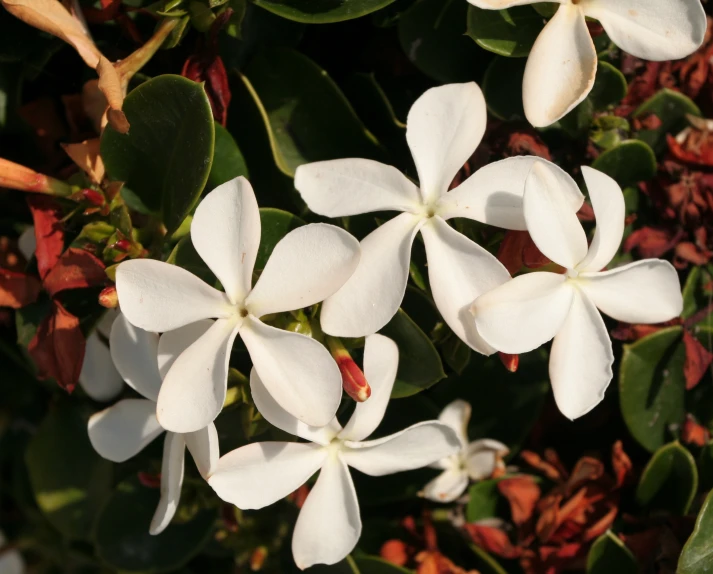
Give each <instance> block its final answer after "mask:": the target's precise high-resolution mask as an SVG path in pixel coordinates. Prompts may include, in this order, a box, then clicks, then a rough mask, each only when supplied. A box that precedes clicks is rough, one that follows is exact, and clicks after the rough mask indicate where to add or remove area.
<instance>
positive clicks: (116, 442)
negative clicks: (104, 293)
mask: <svg viewBox="0 0 713 574" xmlns="http://www.w3.org/2000/svg"><path fill="white" fill-rule="evenodd" d="M210 326H211V322H210V321H199V322H196V323H193V324H191V325H187V326H185V327H182V328H181V329H178V330H175V331H171V332H170V333H166V334H165V335H164V336H163V337H162V340H161V342H159V337H158V335H156V334H154V333H149V332H147V331H144V330H142V329H138V328H136V327H134V326H133V325H131V324H130V323H129V322H128V321H127V319H126V318H125V317H124V316H121V315H120V316H119V317H118V318H117V319H116V321H115V322H114V326H113V327H112V329H111V336H110V348H111V355H112V358H113V359H114V362H115V363H116V368H117V369H118V370H119V372H120V373H121V375H122V376H123V377H124V380H125V381H126V383H127V384H128V385H129V386H131V387H132V388H133V389H134V390H135V391H136V392H137V393H139V394H140V395H142V396H144V397H146V398H144V399H124V400H121V401H119V402H118V403H116V404H115V405H113V406H111V407H109V408H108V409H105V410H103V411H100V412H98V413H95V414H94V415H92V416H91V418H90V419H89V425H88V431H89V440H90V441H91V443H92V446H93V447H94V450H96V451H97V452H98V453H99V454H100V455H101V456H103V457H104V458H106V459H109V460H111V461H113V462H124V461H125V460H127V459H129V458H131V457H132V456H135V455H136V454H137V453H138V452H140V451H141V450H142V449H143V448H144V447H146V446H147V445H148V444H149V443H150V442H151V441H153V440H154V439H155V438H156V437H157V436H159V435H160V434H161V433H162V432H164V429H163V428H162V427H161V425H160V424H159V422H158V420H157V419H156V400H157V398H158V394H159V389H160V388H161V378H162V375H165V373H166V372H167V371H168V370H169V369H170V367H171V365H172V364H173V363H174V362H175V360H176V358H177V357H178V354H179V353H180V351H181V349H182V348H186V347H187V346H188V345H189V344H190V343H191V342H192V341H195V340H196V338H198V337H200V336H201V335H203V334H204V333H206V332H207V331H208V330H209V329H210ZM163 339H170V341H164V340H163ZM164 348H170V349H172V350H173V351H174V352H173V353H172V354H168V353H165V352H162V351H163V349H164ZM186 447H188V450H189V451H190V453H191V455H192V456H193V460H194V461H195V462H196V466H197V467H198V471H199V472H200V473H201V476H203V477H206V476H208V474H209V473H210V471H211V469H212V468H213V467H214V466H215V464H216V463H217V461H218V457H219V456H220V453H219V452H218V433H217V432H216V430H215V425H213V423H210V424H209V425H208V426H206V427H205V428H203V429H201V430H199V431H196V432H192V433H187V434H177V433H173V432H167V433H166V438H165V440H164V446H163V462H162V464H161V499H160V500H159V504H158V508H157V509H156V513H155V514H154V517H153V520H152V521H151V526H150V528H149V532H150V533H151V534H160V533H161V532H162V531H163V530H164V529H165V528H166V526H168V524H169V522H171V519H172V518H173V515H174V514H175V512H176V508H178V501H179V498H180V496H181V484H182V483H183V469H184V467H183V464H184V460H183V459H184V451H185V449H186Z"/></svg>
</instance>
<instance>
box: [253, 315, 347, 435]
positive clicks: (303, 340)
mask: <svg viewBox="0 0 713 574" xmlns="http://www.w3.org/2000/svg"><path fill="white" fill-rule="evenodd" d="M240 336H241V337H242V339H243V342H244V343H245V346H246V347H247V348H248V352H249V353H250V359H252V362H253V366H254V367H255V370H256V371H257V373H258V375H260V380H261V381H262V382H263V384H264V385H265V388H266V389H267V390H268V392H269V393H270V395H271V396H272V398H273V399H275V401H276V402H277V403H278V404H279V405H280V406H281V407H282V408H283V409H285V410H286V411H287V412H288V413H290V414H291V415H292V416H294V417H296V418H298V419H299V420H301V421H302V422H303V423H305V424H307V425H310V426H315V427H321V426H325V425H327V424H329V423H330V422H331V420H332V419H333V418H334V415H335V414H336V412H337V408H338V407H339V403H340V401H341V399H342V376H341V373H340V372H339V367H337V363H335V362H334V359H332V356H331V355H330V354H329V351H327V349H325V348H324V347H323V346H322V345H321V344H320V343H318V342H317V341H315V340H314V339H311V338H309V337H306V336H305V335H301V334H299V333H292V332H290V331H283V330H281V329H276V328H275V327H270V326H269V325H265V323H262V322H261V321H258V320H257V319H253V318H247V319H246V321H245V323H244V325H243V328H242V329H241V331H240Z"/></svg>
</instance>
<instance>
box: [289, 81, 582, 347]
mask: <svg viewBox="0 0 713 574" xmlns="http://www.w3.org/2000/svg"><path fill="white" fill-rule="evenodd" d="M486 121H487V112H486V108H485V101H484V99H483V94H482V92H481V91H480V88H479V87H478V86H477V85H476V84H474V83H469V84H451V85H447V86H442V87H439V88H433V89H431V90H428V91H427V92H426V93H425V94H423V95H422V96H421V97H420V98H419V99H418V100H417V101H416V103H415V104H414V105H413V107H412V108H411V111H410V112H409V115H408V128H407V131H406V139H407V141H408V145H409V147H410V148H411V152H412V154H413V157H414V160H415V163H416V168H417V170H418V175H419V179H420V186H421V187H420V189H419V188H418V187H416V186H415V185H414V184H413V183H412V182H411V181H410V180H409V179H407V178H406V177H405V176H404V175H403V174H401V173H400V172H399V171H397V170H396V169H395V168H393V167H390V166H386V165H383V164H381V163H378V162H375V161H371V160H366V159H340V160H334V161H325V162H318V163H312V164H307V165H303V166H300V167H299V168H298V169H297V173H296V175H295V187H296V188H297V190H298V191H299V192H300V193H301V194H302V198H303V199H304V200H305V202H306V203H307V205H308V206H309V208H310V209H311V210H312V211H314V212H315V213H319V214H320V215H326V216H328V217H341V216H347V215H355V214H359V213H368V212H374V211H385V210H395V211H403V212H404V213H402V214H401V215H398V216H397V217H395V218H394V219H392V220H391V221H388V222H387V223H385V224H384V225H382V226H381V227H379V228H378V229H376V230H375V231H374V232H372V233H371V234H369V235H368V236H367V237H365V238H364V239H363V240H362V242H361V249H362V257H361V260H360V262H359V266H358V267H357V270H356V271H355V272H354V275H352V276H351V278H350V279H349V281H347V283H346V284H345V285H344V287H342V288H341V289H340V290H339V291H338V292H337V293H336V294H335V295H332V296H331V297H329V298H328V299H327V300H326V301H325V302H324V305H323V307H322V329H323V330H324V331H325V332H326V333H329V334H331V335H335V336H343V337H363V336H365V335H370V334H371V333H375V332H376V331H378V330H379V329H381V328H382V327H383V326H384V325H386V324H387V323H388V322H389V320H390V319H391V318H392V317H393V316H394V314H396V312H397V311H398V308H399V305H401V301H402V300H403V297H404V293H405V291H406V283H407V281H408V276H409V262H410V259H411V245H412V243H413V241H414V238H415V236H416V234H417V233H418V232H419V231H421V235H422V236H423V240H424V243H425V246H426V256H427V258H428V277H429V281H430V286H431V291H432V293H433V298H434V300H435V303H436V306H437V307H438V310H439V311H440V312H441V315H442V316H443V318H444V320H445V321H446V323H448V326H449V327H450V328H451V329H452V330H453V331H454V332H455V333H456V335H458V337H460V338H461V339H462V340H463V341H464V342H465V343H466V344H468V345H469V346H470V347H471V348H473V349H475V350H476V351H478V352H480V353H483V354H490V353H493V352H494V350H493V349H492V347H490V346H489V345H488V344H486V343H485V341H483V339H482V338H481V337H480V335H479V334H478V333H477V331H476V329H475V325H474V324H473V321H472V320H471V319H470V317H469V314H468V308H469V306H470V305H471V303H472V302H473V301H474V300H475V298H476V297H477V296H478V295H480V294H482V293H485V292H486V291H489V290H490V289H492V288H493V287H496V286H498V285H501V284H502V283H504V282H505V281H507V280H508V279H509V278H510V275H509V274H508V272H507V271H506V269H505V267H503V265H501V264H500V262H499V261H498V260H497V259H496V258H495V257H493V256H492V255H491V254H490V253H488V251H486V250H485V249H483V248H482V247H481V246H479V245H478V244H476V243H474V242H473V241H471V240H470V239H468V238H467V237H465V236H464V235H463V234H461V233H458V232H457V231H455V230H454V229H453V228H452V227H450V226H449V225H448V224H447V223H446V220H447V219H451V218H453V217H467V218H469V219H474V220H476V221H481V222H484V223H488V224H491V225H497V226H499V227H504V228H507V229H521V230H522V229H525V220H524V218H523V216H522V192H523V189H524V184H525V177H526V176H527V173H528V172H529V170H530V167H531V166H532V163H533V162H534V161H544V160H538V158H533V157H516V158H510V159H506V160H503V161H500V162H496V163H493V164H490V165H488V166H486V167H484V168H483V169H481V170H479V171H477V172H476V173H475V174H473V175H472V176H471V177H470V178H468V179H467V180H466V181H465V182H463V183H462V184H461V185H460V186H459V187H458V188H457V189H454V190H452V191H450V192H449V191H448V187H449V185H450V184H451V182H452V181H453V178H454V177H455V175H456V174H457V173H458V170H459V169H460V168H461V167H462V166H463V164H464V163H465V162H466V161H467V160H468V158H470V156H471V155H472V154H473V152H474V150H475V148H476V147H477V146H478V144H479V143H480V140H481V139H482V137H483V133H484V131H485V124H486ZM557 169H558V168H557ZM560 173H561V177H562V178H564V179H567V180H570V178H569V176H568V175H567V174H565V173H564V172H562V171H561V170H560ZM574 187H575V188H576V186H574ZM583 201H584V198H583V196H582V195H581V194H580V193H579V191H578V190H577V192H576V194H574V196H573V197H572V202H573V204H574V205H573V208H574V209H579V207H580V206H581V205H582V202H583Z"/></svg>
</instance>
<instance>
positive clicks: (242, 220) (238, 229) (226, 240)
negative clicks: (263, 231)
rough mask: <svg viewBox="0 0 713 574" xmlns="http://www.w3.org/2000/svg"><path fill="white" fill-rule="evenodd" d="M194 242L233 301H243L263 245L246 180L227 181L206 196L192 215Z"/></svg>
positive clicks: (250, 191) (254, 204)
mask: <svg viewBox="0 0 713 574" xmlns="http://www.w3.org/2000/svg"><path fill="white" fill-rule="evenodd" d="M191 241H192V242H193V246H194V247H195V248H196V251H197V252H198V255H200V256H201V259H203V261H205V262H206V264H207V265H208V267H210V269H211V271H213V273H215V276H216V277H217V278H218V279H219V280H220V283H221V285H223V289H225V293H226V294H227V295H228V297H229V298H230V300H231V302H233V303H238V302H241V301H243V299H245V297H247V295H248V293H250V288H251V286H252V276H253V267H254V266H255V258H256V257H257V251H258V248H259V247H260V211H259V210H258V206H257V200H256V199H255V193H254V192H253V188H252V187H251V186H250V182H248V180H247V179H245V178H244V177H242V176H241V177H236V178H235V179H232V180H230V181H226V182H225V183H224V184H222V185H219V186H218V187H216V188H215V189H214V190H213V191H211V192H210V193H209V194H208V195H206V196H205V199H203V201H201V203H200V204H199V205H198V208H197V209H196V213H195V215H194V216H193V222H192V223H191Z"/></svg>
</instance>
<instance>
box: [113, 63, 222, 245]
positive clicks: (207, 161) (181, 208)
mask: <svg viewBox="0 0 713 574" xmlns="http://www.w3.org/2000/svg"><path fill="white" fill-rule="evenodd" d="M123 109H124V112H125V113H126V117H127V118H128V120H129V122H130V123H131V129H130V130H129V133H128V134H120V133H118V132H116V131H114V130H113V129H111V128H107V129H106V130H104V135H103V136H102V142H101V154H102V158H103V159H104V163H105V165H106V168H107V173H108V174H109V177H111V178H112V179H114V180H119V181H124V182H126V184H127V185H128V186H129V188H131V190H132V191H133V192H134V193H135V194H136V195H137V196H138V197H139V198H140V199H141V201H142V202H143V203H144V204H145V205H146V206H147V207H148V208H149V209H151V210H153V211H157V212H158V211H160V212H161V213H162V216H163V222H164V225H165V226H166V228H167V230H168V233H169V235H170V234H171V233H173V231H175V230H176V229H177V228H178V226H179V225H180V224H181V222H182V221H183V219H184V218H185V217H186V215H188V212H189V211H190V210H191V208H193V206H194V205H195V203H196V201H197V200H198V198H199V197H200V194H201V192H202V191H203V188H204V187H205V184H206V181H207V180H208V175H209V173H210V169H211V162H212V159H213V147H214V138H215V130H214V122H213V113H212V112H211V108H210V102H209V101H208V97H207V96H206V93H205V90H204V89H203V86H202V85H201V84H197V83H196V82H193V81H191V80H188V79H186V78H183V77H181V76H173V75H165V76H158V77H157V78H154V79H152V80H149V81H147V82H144V83H143V84H141V85H140V86H139V87H138V88H136V89H135V90H133V91H132V92H131V93H130V94H129V95H128V96H127V98H126V100H125V101H124V108H123Z"/></svg>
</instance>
